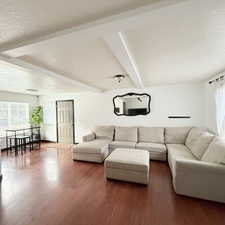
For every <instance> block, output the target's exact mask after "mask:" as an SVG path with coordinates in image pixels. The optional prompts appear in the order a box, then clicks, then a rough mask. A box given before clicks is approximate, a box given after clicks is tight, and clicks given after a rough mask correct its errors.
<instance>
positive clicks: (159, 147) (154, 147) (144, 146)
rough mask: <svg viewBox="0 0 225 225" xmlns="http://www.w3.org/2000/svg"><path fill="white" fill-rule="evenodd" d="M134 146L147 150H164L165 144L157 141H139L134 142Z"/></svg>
mask: <svg viewBox="0 0 225 225" xmlns="http://www.w3.org/2000/svg"><path fill="white" fill-rule="evenodd" d="M135 148H137V149H143V150H147V151H149V152H166V145H165V144H159V143H146V142H139V143H137V144H136V146H135Z"/></svg>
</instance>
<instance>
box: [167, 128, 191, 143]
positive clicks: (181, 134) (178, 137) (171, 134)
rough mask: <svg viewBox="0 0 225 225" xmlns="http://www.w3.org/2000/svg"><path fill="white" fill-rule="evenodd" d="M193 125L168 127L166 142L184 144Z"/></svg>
mask: <svg viewBox="0 0 225 225" xmlns="http://www.w3.org/2000/svg"><path fill="white" fill-rule="evenodd" d="M190 130H191V127H166V128H165V143H166V144H184V143H185V141H186V138H187V136H188V133H189V131H190Z"/></svg>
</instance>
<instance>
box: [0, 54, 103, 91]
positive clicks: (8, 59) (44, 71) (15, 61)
mask: <svg viewBox="0 0 225 225" xmlns="http://www.w3.org/2000/svg"><path fill="white" fill-rule="evenodd" d="M0 60H1V61H4V62H7V63H9V64H11V65H14V66H18V67H20V68H22V69H25V70H31V71H34V72H36V73H41V74H45V75H47V76H49V77H52V78H56V79H59V80H61V81H63V82H65V83H69V84H73V85H74V86H76V87H80V88H83V89H85V90H87V91H91V92H102V91H103V90H101V89H98V88H95V87H92V86H90V85H87V84H85V83H83V82H80V81H77V80H74V79H71V78H68V77H66V76H65V75H63V74H59V73H55V72H53V71H51V70H48V69H45V68H42V67H40V66H36V65H33V64H31V63H28V62H26V61H24V60H21V59H17V58H13V57H8V56H5V55H3V54H0Z"/></svg>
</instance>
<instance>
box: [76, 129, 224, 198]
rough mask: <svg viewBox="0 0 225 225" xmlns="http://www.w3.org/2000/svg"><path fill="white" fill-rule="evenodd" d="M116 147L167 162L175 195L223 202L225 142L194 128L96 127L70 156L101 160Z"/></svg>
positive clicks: (84, 159) (203, 130)
mask: <svg viewBox="0 0 225 225" xmlns="http://www.w3.org/2000/svg"><path fill="white" fill-rule="evenodd" d="M116 148H129V149H134V150H135V149H140V150H141V149H142V150H147V151H148V152H149V153H150V159H151V160H160V161H167V160H168V163H169V166H170V169H171V174H172V182H173V186H174V190H175V192H176V193H178V194H182V195H187V196H192V197H197V198H202V199H207V200H213V201H218V202H225V191H224V190H225V141H224V139H221V138H219V137H217V136H214V135H213V134H211V133H209V132H208V131H207V130H206V129H202V128H195V127H166V128H163V127H114V126H99V127H96V128H95V129H94V131H93V133H91V134H89V135H87V136H84V137H83V143H82V144H79V145H76V146H74V148H73V159H74V160H83V161H93V162H99V163H100V162H103V161H104V159H105V158H106V157H107V156H108V155H109V154H110V153H111V152H112V151H113V150H115V149H116Z"/></svg>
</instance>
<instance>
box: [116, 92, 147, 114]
mask: <svg viewBox="0 0 225 225" xmlns="http://www.w3.org/2000/svg"><path fill="white" fill-rule="evenodd" d="M133 95H136V96H147V97H148V98H149V101H148V111H147V112H146V113H139V114H138V115H126V114H117V112H116V104H115V99H116V98H118V97H125V96H133ZM150 104H151V95H149V94H147V93H142V94H140V93H134V92H129V93H126V94H124V95H116V96H115V97H113V107H114V109H113V111H114V114H115V115H116V116H140V115H147V114H149V113H150V112H151V108H150Z"/></svg>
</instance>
